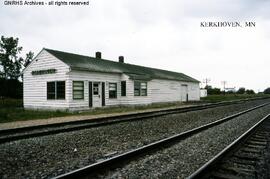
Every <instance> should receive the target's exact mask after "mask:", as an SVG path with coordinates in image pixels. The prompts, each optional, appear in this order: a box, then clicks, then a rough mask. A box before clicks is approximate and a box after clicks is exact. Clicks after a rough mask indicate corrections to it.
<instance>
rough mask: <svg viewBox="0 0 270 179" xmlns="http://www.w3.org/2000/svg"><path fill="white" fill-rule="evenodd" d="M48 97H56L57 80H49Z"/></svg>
mask: <svg viewBox="0 0 270 179" xmlns="http://www.w3.org/2000/svg"><path fill="white" fill-rule="evenodd" d="M47 99H55V82H47Z"/></svg>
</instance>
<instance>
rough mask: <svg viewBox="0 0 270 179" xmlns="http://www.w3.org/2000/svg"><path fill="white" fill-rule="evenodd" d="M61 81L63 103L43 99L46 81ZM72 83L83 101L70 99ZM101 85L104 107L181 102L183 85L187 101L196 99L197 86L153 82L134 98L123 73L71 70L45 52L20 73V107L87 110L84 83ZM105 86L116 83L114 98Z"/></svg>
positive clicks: (87, 97)
mask: <svg viewBox="0 0 270 179" xmlns="http://www.w3.org/2000/svg"><path fill="white" fill-rule="evenodd" d="M52 68H54V69H56V70H57V72H56V73H55V74H45V75H32V74H31V72H32V71H35V70H46V69H52ZM48 81H65V82H66V83H65V85H66V95H65V100H47V87H46V85H47V82H48ZM73 81H84V99H81V100H74V99H73V91H72V86H73V84H72V83H73ZM89 81H92V82H104V83H105V104H106V106H114V105H139V104H151V103H159V102H174V101H181V85H187V89H188V97H189V100H199V99H200V89H199V83H190V82H179V81H173V80H160V79H153V80H151V81H148V82H147V96H134V81H133V80H131V79H129V77H128V76H127V75H125V74H118V73H99V72H87V71H71V72H70V69H69V66H68V65H66V64H65V63H63V62H62V61H60V60H58V59H57V58H55V57H54V56H52V55H51V54H49V53H48V52H47V51H46V50H42V51H41V53H40V54H39V55H38V56H37V57H36V58H35V59H34V61H33V62H32V63H31V64H30V66H28V67H27V68H26V69H25V70H24V78H23V82H24V83H23V87H24V107H25V108H39V109H71V110H72V109H89V94H88V93H89V90H88V87H89V86H88V83H89ZM121 81H126V96H121ZM109 83H117V98H115V99H110V98H109Z"/></svg>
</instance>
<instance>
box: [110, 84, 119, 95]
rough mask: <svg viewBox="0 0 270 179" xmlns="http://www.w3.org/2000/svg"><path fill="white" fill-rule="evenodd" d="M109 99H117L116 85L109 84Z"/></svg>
mask: <svg viewBox="0 0 270 179" xmlns="http://www.w3.org/2000/svg"><path fill="white" fill-rule="evenodd" d="M109 98H117V84H116V83H109Z"/></svg>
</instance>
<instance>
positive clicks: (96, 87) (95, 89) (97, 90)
mask: <svg viewBox="0 0 270 179" xmlns="http://www.w3.org/2000/svg"><path fill="white" fill-rule="evenodd" d="M98 85H99V84H98V83H94V85H93V94H94V95H98V94H99V88H98Z"/></svg>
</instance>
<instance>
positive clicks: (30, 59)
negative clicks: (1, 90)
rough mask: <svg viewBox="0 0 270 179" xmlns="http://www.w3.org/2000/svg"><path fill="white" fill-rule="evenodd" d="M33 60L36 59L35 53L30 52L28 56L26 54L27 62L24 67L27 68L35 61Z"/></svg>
mask: <svg viewBox="0 0 270 179" xmlns="http://www.w3.org/2000/svg"><path fill="white" fill-rule="evenodd" d="M33 58H34V53H33V52H31V51H30V52H28V53H27V54H26V58H25V62H24V65H23V66H24V67H27V66H28V65H29V64H30V63H31V62H32V60H33Z"/></svg>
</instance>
